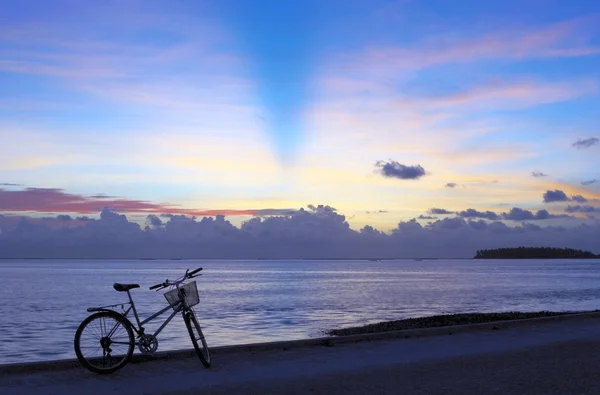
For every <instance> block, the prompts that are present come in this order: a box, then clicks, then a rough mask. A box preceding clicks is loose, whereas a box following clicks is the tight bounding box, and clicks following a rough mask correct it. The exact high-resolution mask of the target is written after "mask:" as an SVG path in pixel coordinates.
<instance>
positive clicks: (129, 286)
mask: <svg viewBox="0 0 600 395" xmlns="http://www.w3.org/2000/svg"><path fill="white" fill-rule="evenodd" d="M139 287H140V285H139V284H119V283H114V284H113V288H114V289H115V291H119V292H127V291H129V290H130V289H133V288H139Z"/></svg>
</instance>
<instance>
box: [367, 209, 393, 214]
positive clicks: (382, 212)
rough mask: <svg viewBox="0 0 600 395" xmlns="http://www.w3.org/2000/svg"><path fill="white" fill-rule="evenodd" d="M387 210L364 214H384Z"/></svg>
mask: <svg viewBox="0 0 600 395" xmlns="http://www.w3.org/2000/svg"><path fill="white" fill-rule="evenodd" d="M387 212H388V211H387V210H373V211H365V213H366V214H385V213H387Z"/></svg>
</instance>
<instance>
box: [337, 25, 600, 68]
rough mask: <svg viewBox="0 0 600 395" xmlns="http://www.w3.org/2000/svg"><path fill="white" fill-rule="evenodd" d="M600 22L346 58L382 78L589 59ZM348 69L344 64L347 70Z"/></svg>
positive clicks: (439, 40) (596, 49)
mask: <svg viewBox="0 0 600 395" xmlns="http://www.w3.org/2000/svg"><path fill="white" fill-rule="evenodd" d="M598 19H600V18H599V17H598V15H593V16H590V17H585V18H578V19H573V20H569V21H565V22H560V23H555V24H552V25H549V26H546V27H542V28H538V29H537V30H533V29H521V30H518V29H511V30H507V31H501V32H497V33H491V34H488V35H484V36H480V37H474V38H467V37H458V38H456V37H452V38H448V36H449V35H447V34H445V35H443V36H436V37H431V38H430V39H428V40H426V41H425V42H421V43H418V44H417V45H414V46H412V47H371V48H368V49H367V50H366V51H365V52H363V53H360V54H358V55H351V56H349V57H345V58H346V60H348V61H349V62H350V63H352V64H354V65H355V66H357V68H359V69H360V70H374V71H375V73H376V74H379V73H380V72H392V71H393V72H396V71H397V70H398V69H399V68H400V69H409V70H419V69H422V68H425V67H430V66H435V65H440V64H446V63H459V62H473V61H480V60H487V59H525V58H548V57H573V56H586V55H592V54H598V53H600V46H598V45H594V44H592V42H591V32H590V30H591V29H590V28H589V26H593V25H594V24H597V23H598ZM450 36H451V35H450ZM342 63H347V62H342ZM347 66H348V65H347V64H344V67H345V68H346V67H347Z"/></svg>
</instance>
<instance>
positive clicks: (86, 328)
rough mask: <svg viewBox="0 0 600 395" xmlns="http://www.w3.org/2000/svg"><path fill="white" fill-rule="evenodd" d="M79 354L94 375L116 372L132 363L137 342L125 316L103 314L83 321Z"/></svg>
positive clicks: (78, 336) (78, 334)
mask: <svg viewBox="0 0 600 395" xmlns="http://www.w3.org/2000/svg"><path fill="white" fill-rule="evenodd" d="M74 343H75V344H74V345H75V354H76V355H77V359H78V360H79V363H81V365H82V366H83V367H85V368H87V369H89V370H91V371H92V372H94V373H99V374H108V373H113V372H115V371H117V370H119V369H121V368H122V367H123V366H125V365H126V364H127V362H129V361H130V359H131V355H132V354H133V347H134V345H135V339H134V337H133V330H132V329H131V324H130V323H129V321H127V319H125V318H124V317H123V316H122V315H121V314H119V313H116V312H113V311H102V312H99V313H96V314H92V315H90V316H89V317H88V318H86V319H85V320H83V322H82V323H81V325H79V328H77V332H75V342H74Z"/></svg>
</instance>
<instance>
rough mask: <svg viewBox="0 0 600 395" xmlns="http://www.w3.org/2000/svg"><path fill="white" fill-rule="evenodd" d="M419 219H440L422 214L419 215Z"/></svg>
mask: <svg viewBox="0 0 600 395" xmlns="http://www.w3.org/2000/svg"><path fill="white" fill-rule="evenodd" d="M417 219H438V217H433V216H431V215H423V214H421V215H419V216H418V217H417Z"/></svg>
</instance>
